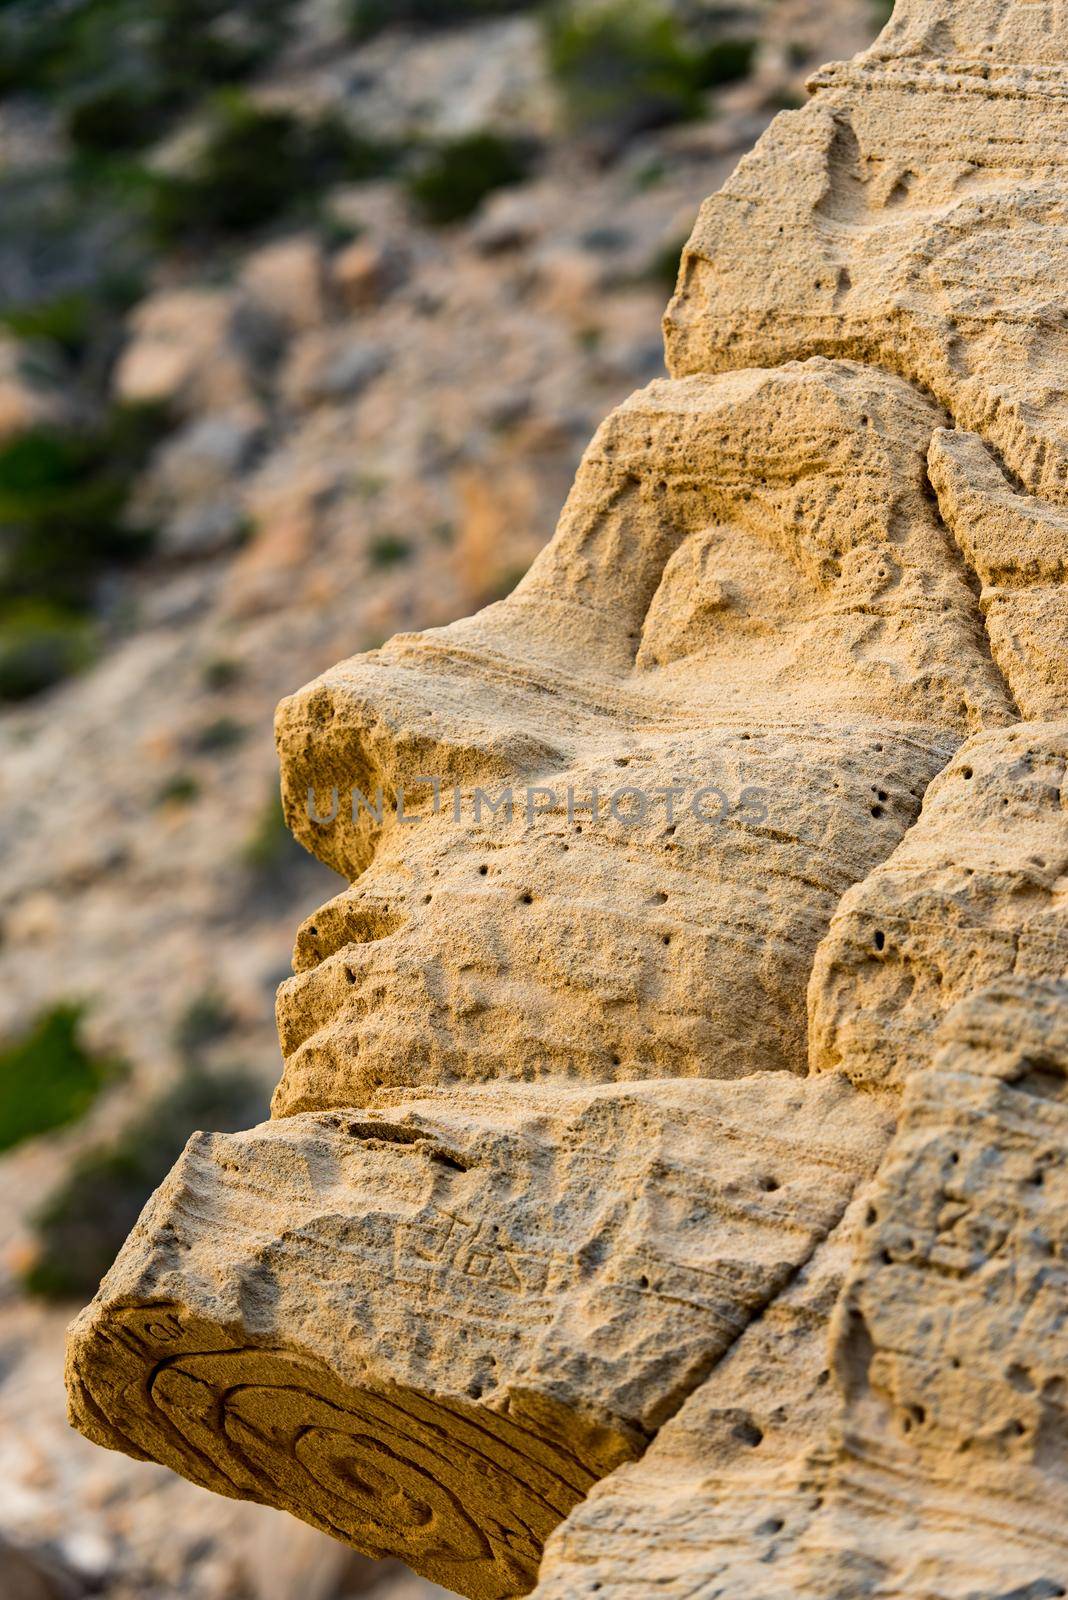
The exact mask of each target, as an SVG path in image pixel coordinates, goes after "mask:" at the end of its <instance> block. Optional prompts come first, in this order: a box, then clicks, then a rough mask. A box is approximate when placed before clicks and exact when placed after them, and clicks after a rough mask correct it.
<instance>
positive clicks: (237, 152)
mask: <svg viewBox="0 0 1068 1600" xmlns="http://www.w3.org/2000/svg"><path fill="white" fill-rule="evenodd" d="M395 160H396V152H395V150H394V149H393V148H392V147H391V146H386V145H383V144H380V143H379V142H377V141H376V140H373V139H370V138H368V137H367V136H365V135H363V134H360V133H357V132H356V131H355V130H353V129H351V128H350V127H348V125H347V124H346V123H345V122H344V121H342V119H341V118H339V117H337V116H336V115H332V114H328V115H326V116H323V117H320V118H318V119H314V120H311V121H307V120H305V119H302V118H300V117H297V116H295V115H293V114H292V113H291V112H288V111H278V110H263V109H261V108H260V107H258V106H255V105H253V104H251V103H250V102H248V101H246V100H244V99H242V98H240V97H238V96H234V95H227V96H225V97H224V98H223V99H222V100H220V101H218V102H217V103H216V106H215V108H214V113H213V118H212V123H211V127H210V129H209V131H208V136H207V139H206V141H205V144H204V147H203V149H202V150H201V152H200V154H199V157H198V158H197V160H196V162H195V163H194V165H193V167H192V170H191V171H190V172H188V173H184V174H165V175H159V174H157V175H154V177H152V178H151V180H150V183H149V188H148V213H149V216H148V220H149V226H150V229H151V231H152V233H153V235H154V237H155V239H156V241H157V243H159V244H160V245H162V246H164V247H170V246H173V245H176V244H179V243H182V242H184V241H187V240H190V239H195V238H202V237H204V236H205V235H209V236H210V235H226V234H242V233H248V232H251V231H253V230H255V229H257V228H261V227H264V226H265V225H266V224H268V223H270V222H274V221H275V220H277V219H278V218H279V217H281V216H283V215H284V214H285V213H287V212H289V211H291V210H293V209H294V208H297V209H309V208H310V206H311V204H312V202H313V201H314V200H315V198H316V197H317V196H318V195H320V194H321V193H322V191H323V190H324V189H325V188H328V187H330V186H331V185H333V184H336V183H341V182H345V181H351V182H357V181H360V180H363V179H367V178H374V177H380V176H383V175H384V174H386V173H388V172H390V171H392V169H393V165H394V162H395Z"/></svg>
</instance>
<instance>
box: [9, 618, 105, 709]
mask: <svg viewBox="0 0 1068 1600" xmlns="http://www.w3.org/2000/svg"><path fill="white" fill-rule="evenodd" d="M94 644H95V641H94V635H93V629H92V627H91V625H90V624H89V623H88V622H87V621H86V620H85V618H84V617H78V616H72V615H71V614H70V613H69V612H67V611H63V610H61V609H60V608H59V607H57V606H49V605H45V604H41V603H40V602H34V601H24V602H21V603H19V602H16V603H14V604H12V605H8V606H4V607H0V704H12V703H14V702H16V701H19V700H29V699H31V698H32V697H33V696H34V695H36V694H42V693H43V692H44V691H45V690H46V689H51V688H52V687H53V685H55V684H57V683H61V682H62V681H63V679H64V678H69V677H70V676H71V675H72V674H73V673H75V672H80V671H81V670H82V668H83V667H87V666H88V665H89V664H90V662H91V661H92V659H93V655H94Z"/></svg>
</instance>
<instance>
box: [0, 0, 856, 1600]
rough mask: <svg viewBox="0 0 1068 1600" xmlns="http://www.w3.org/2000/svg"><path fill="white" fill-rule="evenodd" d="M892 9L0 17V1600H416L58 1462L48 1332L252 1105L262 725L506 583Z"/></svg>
mask: <svg viewBox="0 0 1068 1600" xmlns="http://www.w3.org/2000/svg"><path fill="white" fill-rule="evenodd" d="M882 10H883V12H884V13H885V10H886V8H885V7H883V8H882ZM882 20H883V17H882V16H880V15H879V8H878V7H873V5H872V3H871V0H825V3H820V0H737V3H735V4H730V5H721V4H711V3H706V0H676V3H674V4H669V3H668V0H590V3H588V4H581V5H580V4H562V3H560V4H543V5H536V4H523V3H522V0H258V3H252V0H249V3H244V4H237V3H226V0H4V3H2V4H0V207H2V212H3V216H4V221H5V226H4V228H3V230H2V233H0V977H2V981H0V1218H2V1229H0V1600H41V1597H67V1596H78V1595H83V1594H89V1593H92V1594H100V1595H105V1596H107V1597H109V1600H179V1597H186V1596H188V1597H193V1596H195V1597H196V1600H290V1597H292V1596H294V1595H297V1594H300V1595H301V1597H302V1600H340V1597H342V1596H345V1595H349V1594H356V1593H360V1594H363V1593H371V1594H374V1595H378V1596H381V1597H386V1596H388V1597H389V1600H417V1597H420V1596H422V1597H426V1596H428V1595H429V1594H430V1593H432V1592H433V1591H432V1590H431V1589H430V1587H429V1586H427V1585H425V1584H423V1583H421V1582H418V1581H417V1580H414V1579H411V1578H410V1577H408V1576H406V1575H404V1574H398V1573H396V1572H386V1571H384V1570H379V1571H375V1570H374V1569H372V1568H371V1567H370V1566H369V1564H367V1563H363V1562H360V1561H358V1560H356V1559H354V1558H352V1557H351V1556H350V1555H349V1554H348V1553H347V1552H345V1551H344V1550H343V1549H342V1548H341V1547H340V1546H335V1545H333V1544H331V1543H330V1542H329V1541H328V1540H326V1539H325V1538H321V1537H320V1536H319V1535H315V1534H312V1532H311V1531H310V1530H305V1529H303V1528H301V1527H300V1526H299V1525H297V1524H294V1523H291V1522H289V1521H288V1520H286V1519H283V1518H281V1517H276V1516H275V1515H274V1514H273V1513H270V1512H266V1511H259V1510H258V1509H257V1508H254V1507H249V1506H245V1505H231V1504H230V1503H229V1502H225V1501H222V1500H216V1499H214V1498H213V1497H211V1496H209V1495H207V1494H204V1493H201V1492H200V1491H198V1490H195V1489H193V1488H192V1487H191V1486H189V1485H188V1484H185V1483H184V1482H181V1481H179V1480H178V1479H175V1478H171V1477H170V1476H169V1475H168V1474H166V1473H164V1472H162V1471H161V1470H159V1469H156V1468H153V1467H149V1466H137V1465H135V1464H134V1463H133V1462H131V1461H128V1460H127V1459H125V1458H124V1457H123V1458H120V1457H117V1456H116V1457H110V1456H108V1455H106V1454H105V1453H104V1452H101V1451H96V1450H94V1449H92V1448H91V1447H90V1446H89V1445H87V1444H84V1443H83V1441H81V1440H80V1439H79V1438H76V1437H75V1436H74V1435H73V1434H70V1433H69V1432H68V1430H67V1429H66V1425H65V1422H64V1417H63V1397H62V1383H61V1365H62V1334H63V1327H64V1324H65V1322H66V1320H67V1318H68V1316H69V1314H70V1312H71V1310H72V1308H74V1307H75V1306H77V1305H79V1304H80V1303H81V1302H82V1301H83V1300H84V1299H85V1298H87V1297H88V1296H89V1295H90V1294H91V1293H92V1291H93V1289H94V1287H95V1284H96V1282H97V1280H98V1278H99V1276H100V1274H101V1272H102V1271H103V1270H104V1269H105V1268H106V1267H107V1265H108V1264H109V1263H110V1260H111V1257H112V1255H113V1253H114V1251H115V1249H116V1247H117V1245H118V1243H119V1242H120V1240H121V1239H122V1237H123V1235H124V1234H125V1232H126V1230H127V1228H128V1227H129V1226H130V1224H131V1222H132V1221H133V1219H134V1218H135V1217H136V1215H137V1213H138V1210H139V1209H140V1206H141V1204H142V1203H143V1201H144V1199H145V1197H146V1195H147V1194H148V1193H149V1192H150V1191H151V1189H152V1188H153V1187H154V1185H155V1184H156V1182H158V1180H159V1178H160V1177H161V1176H162V1174H163V1173H164V1172H165V1171H166V1169H167V1167H168V1166H169V1164H170V1162H171V1161H172V1160H173V1158H174V1156H175V1154H176V1153H177V1151H178V1150H179V1149H180V1148H181V1145H182V1143H183V1142H184V1139H185V1137H186V1136H187V1134H188V1133H189V1131H190V1130H191V1129H192V1128H193V1127H226V1126H238V1125H246V1124H247V1123H248V1122H249V1121H251V1120H256V1119H258V1118H259V1117H260V1116H261V1115H262V1114H263V1113H264V1111H265V1107H266V1101H267V1097H268V1094H269V1090H270V1087H271V1086H272V1084H273V1082H274V1080H275V1078H276V1076H277V1067H278V1053H277V1044H276V1040H275V1035H274V1026H273V1017H272V1002H273V995H274V990H275V987H276V985H277V983H278V982H279V980H280V979H281V978H282V977H283V976H284V975H286V974H287V973H288V971H289V954H290V947H291V943H292V939H293V934H294V931H295V928H296V926H297V923H298V921H299V920H300V919H301V918H302V917H303V916H304V915H305V914H306V913H307V912H308V911H309V910H310V909H311V908H312V907H314V906H315V905H317V904H318V903H320V902H321V901H322V900H324V899H326V898H327V897H328V896H329V895H330V894H332V893H333V892H334V891H335V889H336V888H337V887H339V886H340V882H339V880H336V879H333V878H332V877H331V875H330V874H329V873H328V872H326V871H325V869H323V868H321V867H319V866H318V865H316V864H315V863H313V862H311V861H310V860H309V859H308V858H306V857H304V856H303V854H302V853H301V852H300V850H299V849H298V848H297V847H296V846H295V845H294V844H293V843H292V841H291V840H290V839H289V836H288V835H287V833H286V831H285V829H284V826H283V825H282V821H281V813H280V807H279V802H278V799H277V784H276V768H275V758H274V750H273V744H272V738H271V717H272V711H273V708H274V705H275V703H276V701H277V700H278V699H279V698H280V697H281V696H282V695H283V694H284V693H286V692H288V691H291V690H292V689H294V688H295V687H296V686H298V685H299V684H301V683H303V682H305V681H306V680H307V679H309V678H310V677H312V676H314V675H315V674H316V673H318V672H319V671H321V670H322V669H323V668H325V667H326V666H328V665H329V664H330V663H332V662H334V661H335V660H337V659H338V658H340V657H343V656H345V655H349V654H352V653H353V652H354V651H357V650H362V649H367V648H370V647H373V646H374V645H375V644H376V643H378V642H380V641H381V640H383V639H385V638H386V637H387V636H389V635H390V634H392V633H394V632H397V631H398V630H406V629H414V628H421V627H425V626H428V625H433V624H437V623H442V622H445V621H447V620H449V619H451V618H453V617H456V616H458V615H461V614H464V613H467V612H470V611H472V610H474V609H476V608H478V607H479V606H481V605H483V604H485V603H486V602H488V601H490V600H492V599H494V598H496V597H499V596H501V595H503V594H504V593H506V592H507V591H508V590H509V588H510V587H511V586H512V585H513V584H514V583H515V582H516V581H517V579H518V577H519V576H520V575H521V574H522V572H523V571H524V570H525V569H526V567H527V566H528V565H529V563H530V561H531V559H532V558H533V556H534V555H535V553H536V552H537V550H538V548H539V546H540V545H541V544H542V543H543V542H544V540H545V539H546V538H547V537H548V535H549V534H550V532H551V531H552V527H553V524H554V521H555V519H556V515H557V513H558V511H559V508H560V505H561V503H562V501H563V498H564V495H565V493H566V490H567V487H568V484H569V482H570V479H571V476H572V473H573V471H574V468H575V466H576V463H577V461H578V458H579V455H580V453H581V451H582V449H583V447H584V445H585V443H586V442H587V440H588V438H589V437H590V435H591V433H592V431H593V429H594V427H595V426H596V424H597V422H598V421H599V420H600V418H601V417H602V416H603V415H604V414H605V412H606V411H608V409H609V408H610V407H612V406H613V405H615V404H616V403H617V402H618V401H620V400H621V399H622V398H623V397H624V396H625V395H626V394H627V393H628V392H629V391H630V390H632V389H634V388H636V387H638V386H640V385H643V384H645V383H647V382H648V381H649V380H650V379H652V378H654V377H656V376H657V375H658V374H659V373H660V372H661V371H662V363H661V343H660V334H659V319H660V314H661V311H662V308H663V305H664V303H665V301H666V299H667V296H668V293H669V291H670V288H671V285H672V283H673V280H674V274H675V268H676V265H677V261H678V255H679V250H680V248H681V244H682V241H683V239H684V238H685V236H686V234H687V233H688V231H689V228H690V225H691V223H692V220H693V217H694V215H695V212H696V209H697V206H698V204H699V202H700V201H701V199H702V198H703V197H704V196H705V195H706V194H707V193H709V192H711V191H712V190H713V189H715V188H716V187H717V186H718V185H719V184H720V183H721V182H722V180H723V179H724V178H725V176H726V175H727V173H728V172H729V171H730V170H731V168H732V167H733V166H734V164H735V162H736V161H737V158H738V156H739V154H740V153H741V152H742V151H743V150H744V149H745V148H747V147H748V146H749V145H750V144H752V142H753V141H754V140H755V139H756V137H757V136H758V134H759V133H760V131H761V130H762V128H763V127H764V126H765V125H766V123H767V122H768V121H769V119H770V118H771V117H772V116H773V115H774V114H775V113H776V111H778V110H780V109H783V108H786V107H789V106H791V105H794V104H797V103H799V102H800V99H801V98H802V96H803V93H804V89H803V85H804V80H805V76H806V74H807V73H808V72H809V71H810V70H811V69H812V68H813V67H814V66H816V65H818V64H819V63H821V62H822V61H824V60H827V59H830V58H834V57H841V56H843V55H847V54H850V53H852V52H853V51H854V50H856V49H859V48H861V47H862V46H863V45H865V44H866V43H867V42H868V41H869V39H870V38H871V36H872V35H873V33H874V31H875V29H876V28H877V26H879V25H880V24H881V21H882ZM5 1541H6V1543H5Z"/></svg>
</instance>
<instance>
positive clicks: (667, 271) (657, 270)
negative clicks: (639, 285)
mask: <svg viewBox="0 0 1068 1600" xmlns="http://www.w3.org/2000/svg"><path fill="white" fill-rule="evenodd" d="M687 242H688V239H687V235H686V234H683V235H682V236H681V237H680V238H677V239H669V240H668V242H667V244H663V245H661V246H660V249H659V250H657V251H656V252H655V253H654V255H653V257H652V260H651V261H650V262H649V265H648V266H647V267H646V269H645V276H646V278H647V279H648V281H649V282H650V283H653V284H655V285H656V287H657V288H658V289H663V290H664V291H665V293H667V294H674V293H675V285H676V284H677V283H678V280H679V263H680V262H681V260H682V252H683V251H684V250H685V248H686V245H687Z"/></svg>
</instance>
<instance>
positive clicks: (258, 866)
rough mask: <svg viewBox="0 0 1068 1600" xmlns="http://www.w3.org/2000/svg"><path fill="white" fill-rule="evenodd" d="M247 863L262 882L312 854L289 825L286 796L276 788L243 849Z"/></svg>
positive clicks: (303, 861) (274, 877)
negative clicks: (294, 835)
mask: <svg viewBox="0 0 1068 1600" xmlns="http://www.w3.org/2000/svg"><path fill="white" fill-rule="evenodd" d="M241 858H242V861H243V863H244V865H245V866H246V867H247V868H249V870H250V871H251V872H253V873H254V874H255V875H256V877H257V878H258V879H260V880H261V881H267V882H269V881H270V880H272V879H278V878H279V877H281V876H282V875H284V874H285V872H286V870H287V869H288V868H289V867H291V866H293V865H295V864H296V863H297V862H300V863H301V864H306V863H307V860H308V856H307V853H306V851H305V850H304V848H303V847H302V846H301V845H300V844H298V843H297V841H296V839H294V837H293V835H292V834H291V833H290V831H289V828H288V827H287V825H286V818H285V812H284V811H283V809H282V797H281V795H280V794H279V793H278V790H277V789H276V788H273V787H272V790H271V794H270V798H269V799H268V801H267V803H266V805H265V806H264V808H263V810H262V811H261V812H260V814H259V816H258V817H257V819H256V822H255V825H254V826H253V829H252V832H251V833H250V834H249V837H248V839H247V840H246V842H245V846H244V849H243V850H242V852H241Z"/></svg>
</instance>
